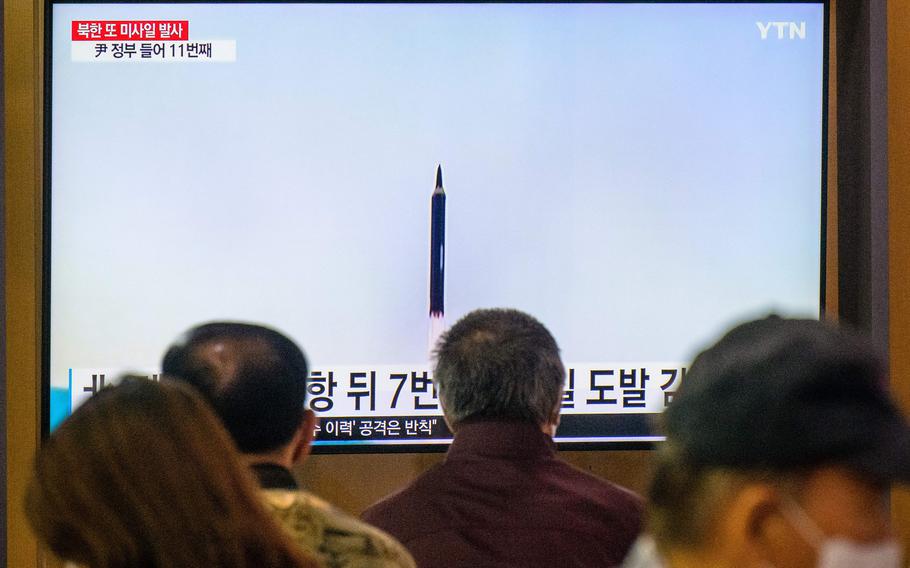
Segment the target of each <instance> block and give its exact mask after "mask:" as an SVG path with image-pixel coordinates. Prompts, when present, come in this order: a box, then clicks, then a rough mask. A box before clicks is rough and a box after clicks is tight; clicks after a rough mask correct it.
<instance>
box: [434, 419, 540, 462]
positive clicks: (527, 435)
mask: <svg viewBox="0 0 910 568" xmlns="http://www.w3.org/2000/svg"><path fill="white" fill-rule="evenodd" d="M555 455H556V444H555V443H554V442H553V439H552V438H551V437H550V436H548V435H546V434H544V433H543V432H542V431H541V430H540V426H538V425H537V424H534V423H532V422H524V421H517V420H469V421H467V422H462V423H461V424H460V425H459V426H458V432H456V434H455V441H453V442H452V446H451V447H450V448H449V452H448V454H446V461H447V462H448V461H457V460H465V459H472V458H478V457H480V458H494V459H495V458H499V459H510V460H535V459H547V458H552V457H554V456H555Z"/></svg>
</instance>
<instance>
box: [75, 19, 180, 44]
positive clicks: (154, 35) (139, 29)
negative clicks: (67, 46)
mask: <svg viewBox="0 0 910 568" xmlns="http://www.w3.org/2000/svg"><path fill="white" fill-rule="evenodd" d="M72 31H73V37H72V39H73V41H142V40H145V41H187V40H189V39H190V22H189V20H74V21H73V25H72Z"/></svg>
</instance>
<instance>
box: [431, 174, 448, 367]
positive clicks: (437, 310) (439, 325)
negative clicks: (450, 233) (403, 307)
mask: <svg viewBox="0 0 910 568" xmlns="http://www.w3.org/2000/svg"><path fill="white" fill-rule="evenodd" d="M445 258H446V192H445V190H444V189H443V188H442V165H437V166H436V187H435V188H434V189H433V196H432V197H431V198H430V336H429V351H430V355H431V356H432V354H433V350H434V349H435V348H436V342H437V341H438V340H439V336H440V335H442V332H443V331H445V306H444V300H445V293H444V292H445V289H444V288H445Z"/></svg>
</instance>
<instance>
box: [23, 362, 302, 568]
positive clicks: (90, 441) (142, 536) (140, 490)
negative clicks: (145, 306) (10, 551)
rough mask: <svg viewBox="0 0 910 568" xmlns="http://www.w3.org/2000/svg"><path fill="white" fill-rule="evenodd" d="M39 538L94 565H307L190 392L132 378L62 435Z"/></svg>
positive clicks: (34, 516)
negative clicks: (264, 506)
mask: <svg viewBox="0 0 910 568" xmlns="http://www.w3.org/2000/svg"><path fill="white" fill-rule="evenodd" d="M26 509H27V513H28V517H29V519H30V521H31V524H32V526H33V528H34V529H35V532H36V533H37V534H38V535H39V537H40V538H41V540H43V541H44V542H45V543H46V544H47V546H48V547H49V548H50V549H51V550H52V551H53V552H54V553H55V554H57V555H58V556H60V557H61V558H64V559H66V560H70V561H73V562H76V563H79V564H83V565H86V566H89V567H91V568H116V567H121V566H122V567H127V566H154V567H159V568H166V567H178V566H181V567H183V566H223V567H234V566H237V567H241V566H264V567H266V566H268V567H285V566H287V567H291V566H305V565H308V564H307V562H306V560H305V559H304V557H303V556H302V553H301V552H299V551H297V550H296V549H295V548H294V547H293V545H292V544H291V542H290V540H289V539H288V537H287V536H286V535H284V534H283V532H282V531H281V529H280V528H279V527H278V526H277V525H276V524H275V522H274V521H273V520H272V519H271V517H270V516H269V514H268V513H267V512H266V511H265V509H264V508H263V506H262V504H261V503H260V500H259V496H258V493H257V491H256V489H255V485H254V484H253V481H252V479H251V478H250V476H249V473H248V472H247V470H246V467H245V466H244V464H242V463H241V461H240V458H239V456H238V454H237V452H236V450H235V449H234V447H233V444H232V442H231V440H230V438H229V437H228V434H227V432H226V431H225V430H224V428H223V427H222V426H221V424H220V423H219V422H218V419H217V418H216V417H215V415H214V414H213V413H212V411H210V410H209V408H208V407H207V406H206V404H205V403H204V402H203V401H202V399H201V398H200V397H199V396H198V395H196V394H195V392H194V391H192V389H191V388H189V387H187V386H184V385H181V384H177V383H174V382H169V381H162V382H160V383H159V382H155V381H149V380H147V379H143V378H134V377H127V378H125V379H124V380H123V381H121V383H120V384H119V385H118V386H115V387H111V388H107V389H103V390H101V391H100V392H99V393H98V394H96V395H95V396H94V397H92V398H91V399H89V400H88V401H87V402H86V403H85V404H84V405H83V406H81V407H80V408H79V409H77V410H76V411H75V412H74V413H73V415H72V416H71V417H70V418H69V419H67V420H66V421H65V422H64V423H63V424H61V425H60V427H59V428H58V429H57V430H56V431H55V432H54V433H53V435H51V437H50V439H49V440H48V441H47V443H46V444H45V445H44V447H43V448H42V449H41V451H40V452H39V454H38V456H37V458H36V460H35V474H34V477H33V479H32V481H31V484H30V486H29V489H28V494H27V497H26Z"/></svg>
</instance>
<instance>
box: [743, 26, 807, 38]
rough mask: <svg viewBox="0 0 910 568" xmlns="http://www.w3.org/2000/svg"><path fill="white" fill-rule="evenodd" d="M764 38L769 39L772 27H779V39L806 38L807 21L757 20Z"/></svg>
mask: <svg viewBox="0 0 910 568" xmlns="http://www.w3.org/2000/svg"><path fill="white" fill-rule="evenodd" d="M755 25H756V26H758V31H759V33H761V38H762V39H768V34H769V33H771V28H776V29H777V34H776V35H777V39H785V38H787V37H788V32H789V39H797V38H799V39H806V22H799V23H797V22H755Z"/></svg>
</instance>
